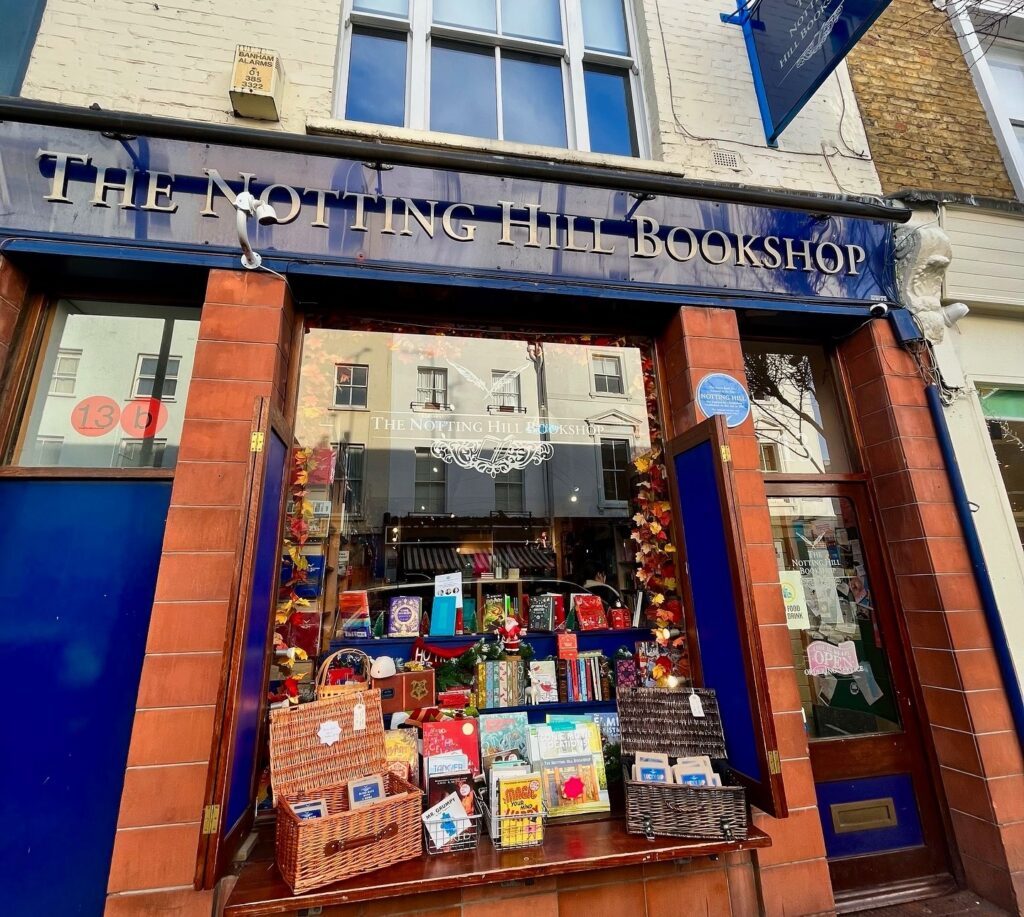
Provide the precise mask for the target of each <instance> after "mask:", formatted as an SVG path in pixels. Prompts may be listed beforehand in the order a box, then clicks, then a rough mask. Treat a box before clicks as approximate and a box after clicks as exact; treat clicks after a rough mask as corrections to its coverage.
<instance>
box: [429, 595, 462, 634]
mask: <svg viewBox="0 0 1024 917" xmlns="http://www.w3.org/2000/svg"><path fill="white" fill-rule="evenodd" d="M456 601H457V599H456V596H454V595H435V596H434V602H433V604H432V605H431V606H430V636H432V637H453V636H455V614H456V608H455V603H456Z"/></svg>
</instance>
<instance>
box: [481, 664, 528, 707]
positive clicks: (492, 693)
mask: <svg viewBox="0 0 1024 917" xmlns="http://www.w3.org/2000/svg"><path fill="white" fill-rule="evenodd" d="M525 703H526V667H525V665H524V664H523V660H522V659H518V658H512V659H488V660H486V661H485V662H480V663H477V667H476V706H477V708H478V709H481V710H482V709H486V708H493V707H520V706H522V705H523V704H525Z"/></svg>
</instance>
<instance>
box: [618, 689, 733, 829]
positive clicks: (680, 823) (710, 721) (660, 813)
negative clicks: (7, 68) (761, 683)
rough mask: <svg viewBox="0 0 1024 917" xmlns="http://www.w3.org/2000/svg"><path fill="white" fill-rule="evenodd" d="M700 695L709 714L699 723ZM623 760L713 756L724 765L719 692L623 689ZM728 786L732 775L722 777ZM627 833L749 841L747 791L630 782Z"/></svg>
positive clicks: (723, 787) (619, 700)
mask: <svg viewBox="0 0 1024 917" xmlns="http://www.w3.org/2000/svg"><path fill="white" fill-rule="evenodd" d="M691 691H692V693H695V694H697V695H698V696H699V697H700V699H701V704H702V706H703V708H704V714H705V715H704V716H703V717H695V716H694V715H693V713H692V711H691V709H690V703H689V695H690V693H691ZM616 703H617V705H618V710H619V728H620V730H621V733H622V754H623V755H624V756H625V755H635V754H636V753H637V752H638V751H650V752H660V753H662V754H666V755H669V756H670V757H674V758H681V757H687V756H690V755H707V756H708V757H710V758H712V759H716V758H717V759H724V758H725V756H726V753H725V736H724V734H723V732H722V718H721V715H720V714H719V710H718V701H717V700H716V699H715V692H714V691H711V690H708V689H704V688H696V689H690V688H687V689H686V690H683V691H669V690H665V689H663V688H623V689H621V690H620V691H619V692H618V695H617V697H616ZM720 776H721V777H722V780H723V782H725V781H726V780H727V779H728V776H729V775H728V771H727V770H725V772H724V773H720ZM625 784H626V830H627V831H628V832H629V833H630V834H643V835H645V836H647V837H655V836H657V835H663V836H667V837H693V838H703V839H711V840H734V839H745V838H746V836H747V829H748V827H749V823H750V819H749V814H748V812H747V798H746V791H745V790H744V789H743V787H741V786H722V787H702V786H684V785H681V784H677V783H669V784H665V783H641V782H639V781H637V780H630V779H629V778H628V776H627V777H626V779H625Z"/></svg>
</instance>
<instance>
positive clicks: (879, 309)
mask: <svg viewBox="0 0 1024 917" xmlns="http://www.w3.org/2000/svg"><path fill="white" fill-rule="evenodd" d="M868 314H869V315H870V316H871V317H872V318H885V317H886V316H887V315H888V314H889V306H888V304H886V303H884V302H876V303H874V304H872V306H871V308H870V309H868Z"/></svg>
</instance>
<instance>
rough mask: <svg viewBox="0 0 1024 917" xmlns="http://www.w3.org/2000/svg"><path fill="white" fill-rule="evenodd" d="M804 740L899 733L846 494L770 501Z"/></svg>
mask: <svg viewBox="0 0 1024 917" xmlns="http://www.w3.org/2000/svg"><path fill="white" fill-rule="evenodd" d="M768 504H769V508H770V511H771V519H772V535H773V539H774V542H775V554H776V559H777V561H778V566H779V580H780V582H781V584H782V594H783V599H784V601H785V605H786V624H787V627H788V629H789V639H790V644H791V646H792V650H793V664H794V668H795V670H796V676H797V684H798V686H799V689H800V701H801V706H802V708H803V713H804V720H805V722H806V725H807V733H808V736H809V737H810V738H812V739H834V738H844V737H848V736H859V735H870V734H875V733H885V732H896V731H899V730H900V728H901V727H900V717H899V713H898V712H897V699H896V695H895V691H894V688H893V685H892V680H891V677H890V667H889V661H888V657H887V655H886V650H885V645H884V642H883V640H882V634H881V630H880V627H879V614H880V612H879V609H878V608H877V607H876V604H875V596H874V594H873V592H872V588H871V578H870V574H869V571H868V569H867V561H866V559H865V554H864V545H863V542H862V540H861V530H860V526H859V522H858V519H857V515H856V512H855V509H854V505H853V502H852V500H850V499H848V498H846V497H829V496H822V497H812V496H792V497H789V496H787V497H769V499H768Z"/></svg>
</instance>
